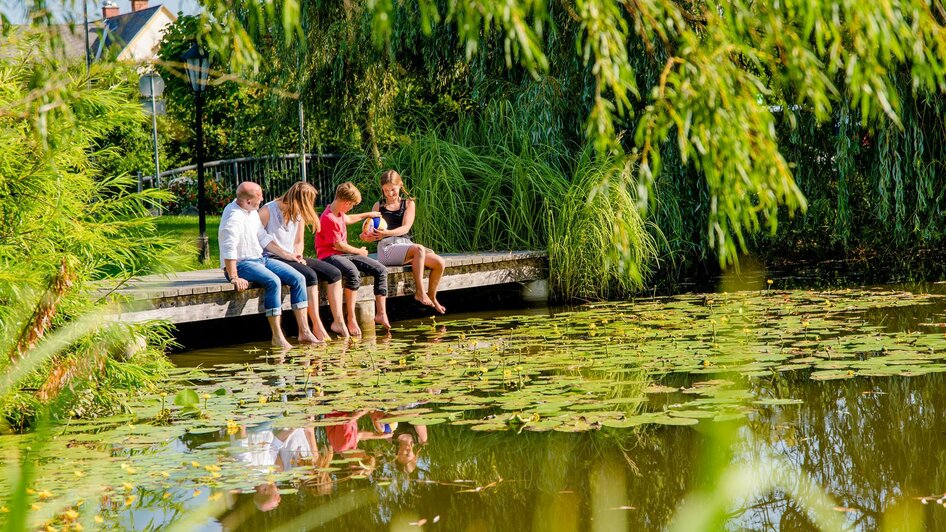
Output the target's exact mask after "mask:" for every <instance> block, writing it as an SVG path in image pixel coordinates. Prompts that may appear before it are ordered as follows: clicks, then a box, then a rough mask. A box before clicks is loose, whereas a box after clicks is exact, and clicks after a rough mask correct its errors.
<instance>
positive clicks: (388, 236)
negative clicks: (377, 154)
mask: <svg viewBox="0 0 946 532" xmlns="http://www.w3.org/2000/svg"><path fill="white" fill-rule="evenodd" d="M403 188H404V183H403V181H402V180H401V174H399V173H397V172H396V171H394V170H388V171H386V172H384V173H382V174H381V194H382V195H381V199H380V200H378V203H376V204H375V206H374V210H376V211H378V212H380V213H381V217H382V218H383V219H384V223H385V224H386V225H387V227H385V228H383V229H374V228H373V227H368V224H367V223H366V224H365V230H364V231H363V232H362V234H361V239H362V240H366V241H380V242H378V260H379V261H381V263H382V264H385V265H387V266H400V265H402V264H410V265H411V273H412V274H413V275H414V286H416V287H417V288H419V289H420V290H417V291H416V292H415V294H414V299H416V300H417V301H418V302H419V303H421V304H422V305H427V306H429V307H432V308H433V309H434V310H436V311H437V312H439V313H440V314H443V313H444V312H446V311H447V309H446V308H444V306H443V305H441V304H440V302H439V301H437V287H438V286H439V285H440V279H441V278H442V277H443V270H444V267H445V266H446V262H445V261H444V260H443V257H441V256H440V255H437V254H436V253H434V252H433V250H431V249H429V248H426V247H424V246H422V245H420V244H415V243H414V242H412V241H411V228H412V226H413V225H414V216H415V214H416V211H415V210H416V204H417V202H416V201H414V199H413V198H411V197H410V195H408V194H405V196H406V197H405V196H401V190H402V189H403ZM395 204H396V205H397V206H396V207H393V206H394V205H395ZM388 205H392V208H388ZM424 268H429V269H430V279H428V282H427V293H424V292H423V286H424Z"/></svg>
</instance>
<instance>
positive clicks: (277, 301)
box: [228, 257, 309, 316]
mask: <svg viewBox="0 0 946 532" xmlns="http://www.w3.org/2000/svg"><path fill="white" fill-rule="evenodd" d="M237 275H239V276H240V278H242V279H246V280H247V281H249V282H251V283H256V284H258V285H260V286H262V287H263V308H265V309H266V315H267V316H279V315H280V314H282V285H283V284H287V285H289V301H291V302H292V308H293V310H296V309H300V308H308V306H309V301H308V298H307V297H306V294H305V277H304V276H303V275H302V274H301V273H299V272H297V271H296V270H294V269H293V268H292V267H290V266H289V265H288V264H286V263H284V262H280V261H278V260H272V259H267V258H265V257H262V258H259V259H243V260H241V261H238V262H237ZM228 280H229V277H228Z"/></svg>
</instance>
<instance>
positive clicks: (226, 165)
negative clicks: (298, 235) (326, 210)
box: [138, 153, 342, 206]
mask: <svg viewBox="0 0 946 532" xmlns="http://www.w3.org/2000/svg"><path fill="white" fill-rule="evenodd" d="M341 158H342V156H341V155H339V154H335V153H327V154H317V153H307V154H305V165H306V181H308V182H309V183H312V184H313V185H315V188H317V189H318V190H319V197H318V200H317V203H318V204H319V205H321V206H324V205H327V204H328V203H329V202H330V201H331V200H332V197H333V196H334V191H335V185H336V183H335V167H336V166H337V165H338V163H339V161H340V160H341ZM188 173H192V174H193V177H194V179H196V178H197V165H195V164H192V165H189V166H182V167H180V168H175V169H173V170H167V171H165V172H161V173H160V174H158V179H157V182H156V183H155V182H154V180H155V179H154V176H153V175H143V174H141V173H139V174H138V190H139V191H140V190H142V189H143V188H152V187H161V186H167V184H168V183H169V182H170V181H171V180H172V179H175V178H177V177H181V176H183V175H185V174H188ZM204 178H205V179H210V178H214V179H217V180H218V181H221V182H222V183H223V184H224V185H225V186H227V187H229V188H230V190H233V191H236V187H237V185H238V184H240V183H242V182H243V181H252V182H254V183H258V184H259V185H260V186H261V187H262V188H263V198H264V200H265V201H270V200H272V199H274V198H277V197H279V196H281V195H282V194H283V193H284V192H285V191H286V190H288V189H289V187H290V186H292V184H293V183H295V182H296V181H300V180H301V179H302V173H301V171H300V168H299V154H298V153H290V154H288V155H274V156H266V157H241V158H239V159H226V160H222V161H209V162H206V163H204Z"/></svg>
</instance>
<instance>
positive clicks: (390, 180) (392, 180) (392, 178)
mask: <svg viewBox="0 0 946 532" xmlns="http://www.w3.org/2000/svg"><path fill="white" fill-rule="evenodd" d="M384 185H394V186H397V187H400V188H401V192H403V193H404V197H405V198H407V199H413V198H412V197H411V193H410V192H408V191H407V187H405V186H404V180H403V179H401V174H399V173H398V171H397V170H385V171H384V172H381V186H382V187H383V186H384Z"/></svg>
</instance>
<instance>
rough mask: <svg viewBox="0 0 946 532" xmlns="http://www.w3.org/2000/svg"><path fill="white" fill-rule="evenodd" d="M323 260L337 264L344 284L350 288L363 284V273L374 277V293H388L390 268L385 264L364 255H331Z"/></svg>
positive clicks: (384, 294) (353, 288)
mask: <svg viewBox="0 0 946 532" xmlns="http://www.w3.org/2000/svg"><path fill="white" fill-rule="evenodd" d="M322 260H323V261H325V262H327V263H329V264H331V265H332V266H335V267H336V268H338V269H339V270H341V272H342V286H344V287H345V288H347V289H349V290H358V287H360V286H361V273H359V272H362V273H364V274H365V275H370V276H372V277H374V295H376V296H387V295H388V269H387V268H385V267H384V264H381V263H380V262H378V261H376V260H374V259H371V258H368V257H365V256H364V255H329V256H328V257H325V258H324V259H322Z"/></svg>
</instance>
